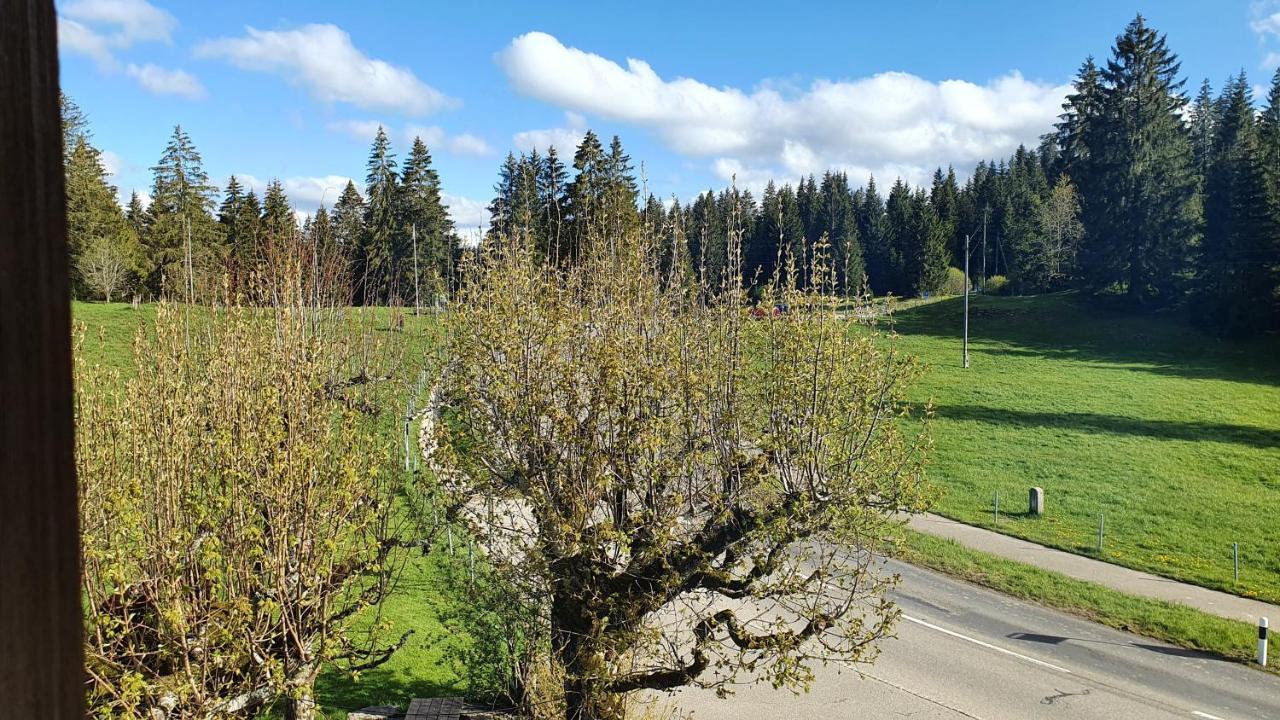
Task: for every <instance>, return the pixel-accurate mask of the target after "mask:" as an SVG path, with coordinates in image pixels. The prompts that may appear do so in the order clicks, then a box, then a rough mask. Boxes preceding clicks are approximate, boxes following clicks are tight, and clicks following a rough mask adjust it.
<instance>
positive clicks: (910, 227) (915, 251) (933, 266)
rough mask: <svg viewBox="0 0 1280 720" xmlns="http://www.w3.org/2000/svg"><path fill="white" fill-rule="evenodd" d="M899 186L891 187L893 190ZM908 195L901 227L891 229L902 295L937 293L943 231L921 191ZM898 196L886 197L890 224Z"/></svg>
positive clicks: (943, 263)
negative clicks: (895, 248)
mask: <svg viewBox="0 0 1280 720" xmlns="http://www.w3.org/2000/svg"><path fill="white" fill-rule="evenodd" d="M898 187H899V186H894V189H895V190H897V189H898ZM901 187H902V188H904V192H907V193H909V198H907V199H906V200H905V203H906V206H905V208H902V209H903V210H905V215H904V216H901V220H902V225H901V226H900V227H897V228H895V236H896V242H895V244H896V245H897V247H898V252H899V253H900V254H901V257H902V275H903V277H902V287H901V290H902V294H904V295H905V294H908V293H909V294H913V295H919V296H924V295H926V294H929V293H934V292H937V291H938V290H939V289H940V288H941V287H942V283H943V281H945V280H946V278H947V266H948V263H947V260H948V258H947V234H946V227H945V226H944V225H943V223H942V221H941V220H940V219H939V218H938V214H937V213H936V212H935V211H934V209H933V205H932V204H931V203H930V202H929V196H928V195H927V194H926V193H925V191H924V190H917V191H915V192H914V193H910V192H909V191H906V190H905V188H906V186H905V185H901ZM901 198H902V194H901V193H900V194H899V196H898V198H897V199H895V197H894V194H893V193H890V194H889V205H890V208H892V209H891V210H890V218H891V222H892V219H893V218H894V217H895V215H898V213H899V212H901V210H899V208H901V207H902V206H901V205H900V203H901V202H903V201H902V200H901Z"/></svg>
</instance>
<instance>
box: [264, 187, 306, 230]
mask: <svg viewBox="0 0 1280 720" xmlns="http://www.w3.org/2000/svg"><path fill="white" fill-rule="evenodd" d="M262 230H263V232H265V233H266V236H267V237H268V238H272V239H276V238H284V237H290V236H292V235H293V234H294V233H296V232H297V231H298V221H297V218H295V217H294V214H293V208H292V207H290V206H289V196H288V195H286V194H285V192H284V186H283V185H281V184H280V181H279V180H272V181H271V182H269V183H267V191H266V193H264V194H263V196H262Z"/></svg>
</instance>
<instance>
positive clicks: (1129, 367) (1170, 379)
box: [895, 295, 1280, 601]
mask: <svg viewBox="0 0 1280 720" xmlns="http://www.w3.org/2000/svg"><path fill="white" fill-rule="evenodd" d="M895 325H896V329H897V330H898V331H899V332H900V333H902V341H903V344H904V346H905V348H906V349H908V350H909V351H911V352H914V353H916V354H918V355H919V356H920V357H921V358H922V359H923V360H924V362H925V363H926V364H927V366H928V367H927V371H926V373H925V375H924V377H923V379H922V381H921V382H920V383H919V385H918V387H917V388H916V390H915V396H916V399H918V400H921V401H924V400H932V401H933V402H934V405H935V412H936V417H935V420H934V422H933V437H934V442H935V451H934V453H933V455H932V459H931V465H930V476H931V478H932V479H933V481H934V482H935V483H936V484H937V485H939V486H940V487H941V488H942V489H943V491H944V496H943V497H942V499H941V500H940V501H939V503H938V505H937V508H936V509H937V511H938V512H940V513H941V514H943V515H946V516H948V517H952V518H955V519H958V520H962V521H964V522H968V523H972V524H975V525H983V526H990V525H991V524H992V512H991V510H992V496H993V494H994V493H995V492H996V491H999V493H1000V498H1001V509H1002V514H1001V517H1000V520H999V526H998V529H999V530H1000V531H1001V532H1005V533H1008V534H1011V535H1016V536H1019V537H1024V538H1027V539H1030V540H1034V541H1036V542H1040V543H1044V544H1047V545H1051V546H1054V547H1059V548H1063V549H1066V550H1071V551H1076V552H1082V553H1088V554H1094V553H1095V549H1094V546H1095V545H1096V542H1097V531H1098V519H1099V514H1100V513H1104V512H1105V513H1106V540H1105V546H1104V551H1103V553H1102V555H1103V557H1104V558H1105V559H1107V560H1109V561H1111V562H1115V563H1119V564H1123V565H1128V566H1131V567H1136V568H1141V569H1143V570H1148V571H1151V572H1155V573H1159V574H1161V575H1165V576H1168V577H1173V578H1177V579H1180V580H1187V581H1191V582H1196V583H1199V584H1202V585H1206V586H1209V587H1214V588H1218V589H1222V590H1227V591H1233V592H1237V593H1239V594H1243V595H1248V596H1255V597H1260V598H1263V599H1266V600H1271V601H1280V554H1277V553H1276V552H1275V527H1276V512H1277V509H1278V508H1280V362H1278V360H1280V352H1278V351H1280V343H1277V342H1276V340H1275V339H1274V338H1271V339H1264V340H1261V341H1255V342H1252V343H1231V342H1226V341H1221V340H1218V339H1216V338H1212V337H1209V336H1206V335H1203V334H1201V333H1199V332H1197V331H1196V330H1194V329H1192V328H1188V327H1186V326H1184V325H1181V324H1179V323H1177V322H1175V321H1173V320H1172V319H1168V318H1161V317H1151V316H1145V315H1130V314H1124V313H1120V312H1111V311H1107V310H1103V309H1100V308H1099V307H1098V306H1097V305H1096V304H1090V303H1088V302H1087V301H1086V300H1085V299H1082V298H1078V297H1075V296H1072V295H1055V296H1043V297H1035V298H998V297H991V298H976V299H975V300H974V301H973V305H972V308H971V316H970V340H971V349H970V350H971V352H970V355H971V367H970V368H969V369H968V370H965V369H963V368H962V367H961V366H960V355H961V342H960V330H961V302H960V300H959V299H956V298H951V299H946V300H941V301H938V302H934V303H930V304H925V305H919V306H916V307H913V308H909V309H907V310H905V311H902V312H899V313H898V315H897V317H896V322H895ZM1030 486H1040V487H1043V488H1044V489H1045V493H1046V504H1047V514H1046V516H1045V517H1044V518H1032V517H1027V516H1025V511H1026V509H1027V499H1026V497H1027V488H1028V487H1030ZM1006 513H1009V514H1006ZM1232 542H1238V543H1240V564H1241V567H1240V583H1239V585H1238V586H1237V585H1235V584H1234V583H1233V580H1232V566H1231V543H1232Z"/></svg>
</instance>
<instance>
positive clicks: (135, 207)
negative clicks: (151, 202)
mask: <svg viewBox="0 0 1280 720" xmlns="http://www.w3.org/2000/svg"><path fill="white" fill-rule="evenodd" d="M124 218H125V220H126V221H127V222H128V223H129V227H130V228H131V229H132V230H133V234H134V236H136V237H137V238H138V240H139V241H141V240H142V235H143V233H144V232H146V229H147V223H149V222H150V219H149V217H148V213H147V209H146V208H145V207H143V206H142V197H141V196H139V195H138V191H137V190H134V191H133V192H131V193H129V204H128V205H127V206H126V207H125V211H124Z"/></svg>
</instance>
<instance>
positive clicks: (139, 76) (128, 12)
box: [58, 0, 204, 100]
mask: <svg viewBox="0 0 1280 720" xmlns="http://www.w3.org/2000/svg"><path fill="white" fill-rule="evenodd" d="M177 26H178V21H177V20H176V19H175V18H174V17H173V16H172V15H170V14H169V13H167V12H165V11H164V10H161V9H160V8H157V7H156V6H154V5H152V4H150V3H148V2H146V0H77V1H76V2H70V3H67V4H66V5H64V6H62V8H61V13H60V14H59V16H58V46H59V47H60V48H61V49H63V50H67V51H70V52H74V53H78V54H80V55H85V56H88V57H90V58H92V59H93V60H94V62H96V63H98V67H99V68H100V69H102V70H103V71H104V72H116V71H118V70H120V68H121V65H120V61H119V60H117V59H116V51H118V50H124V49H127V48H130V47H133V45H134V44H136V43H139V42H148V41H151V42H166V43H167V42H170V40H171V39H172V36H173V30H174V28H176V27H177ZM124 71H125V74H126V75H128V76H129V77H131V78H133V79H134V80H136V81H137V82H138V83H139V84H140V85H142V87H144V88H146V90H147V91H148V92H151V93H154V94H157V95H178V96H181V97H185V98H188V99H192V100H195V99H199V98H202V97H204V86H203V85H201V84H200V81H199V80H197V79H196V78H195V76H194V75H192V74H191V73H188V72H185V71H183V70H170V69H167V68H162V67H160V66H158V65H154V64H151V63H146V64H144V65H137V64H133V63H130V64H129V65H128V66H127V67H125V68H124Z"/></svg>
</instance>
